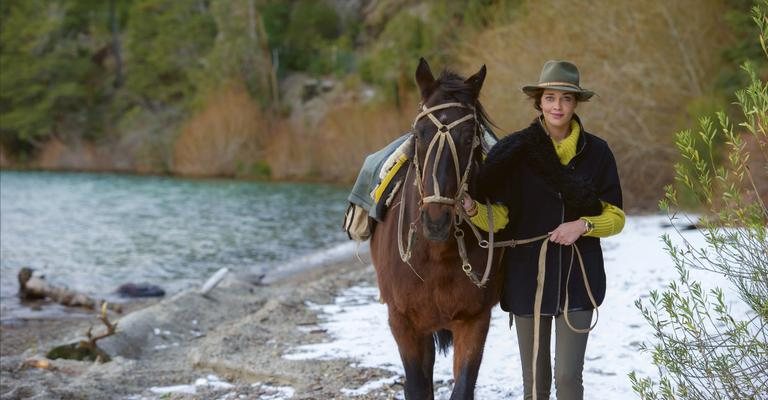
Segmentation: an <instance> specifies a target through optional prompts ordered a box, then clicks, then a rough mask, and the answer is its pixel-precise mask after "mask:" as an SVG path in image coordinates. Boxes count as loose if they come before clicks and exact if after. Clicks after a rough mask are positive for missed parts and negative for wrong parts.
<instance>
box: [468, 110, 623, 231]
mask: <svg viewBox="0 0 768 400" xmlns="http://www.w3.org/2000/svg"><path fill="white" fill-rule="evenodd" d="M579 134H581V128H580V127H579V124H578V123H577V122H576V121H571V133H570V134H568V136H566V137H565V139H563V140H561V141H560V142H558V141H556V140H554V139H552V145H553V146H555V152H556V153H557V157H558V158H559V159H560V163H561V164H563V165H567V164H568V163H569V162H570V161H571V159H573V157H575V156H576V145H577V144H578V142H579ZM601 203H602V204H603V212H602V213H601V214H600V215H597V216H593V217H581V219H583V220H586V221H589V222H591V223H592V225H593V226H594V228H593V229H592V230H591V231H589V232H587V233H585V234H584V236H592V237H608V236H611V235H615V234H617V233H619V232H621V230H622V229H623V228H624V220H625V216H624V211H622V210H621V209H620V208H619V207H616V206H614V205H613V204H610V203H606V202H604V201H601ZM491 212H492V214H493V231H494V232H498V231H499V230H500V229H501V228H504V227H505V226H506V225H507V223H509V217H508V214H509V211H508V210H507V207H506V206H504V205H502V204H493V205H491ZM470 219H471V220H472V223H473V224H475V225H476V226H477V227H479V228H480V229H483V230H485V231H488V229H489V226H488V209H487V206H486V205H483V204H479V207H478V212H477V214H475V216H474V217H471V218H470Z"/></svg>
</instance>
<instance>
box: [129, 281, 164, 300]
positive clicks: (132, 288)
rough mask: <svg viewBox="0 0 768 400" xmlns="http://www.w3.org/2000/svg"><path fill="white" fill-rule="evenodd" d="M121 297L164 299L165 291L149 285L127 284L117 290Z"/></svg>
mask: <svg viewBox="0 0 768 400" xmlns="http://www.w3.org/2000/svg"><path fill="white" fill-rule="evenodd" d="M117 294H119V295H120V296H121V297H163V296H165V290H163V288H161V287H160V286H157V285H152V284H149V283H125V284H122V285H120V287H118V288H117Z"/></svg>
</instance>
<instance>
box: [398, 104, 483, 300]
mask: <svg viewBox="0 0 768 400" xmlns="http://www.w3.org/2000/svg"><path fill="white" fill-rule="evenodd" d="M451 107H457V108H468V109H470V110H472V112H471V113H470V114H467V115H465V116H463V117H461V118H459V119H457V120H455V121H453V122H451V123H449V124H448V125H445V124H443V123H442V122H440V120H438V119H437V118H436V117H435V116H434V115H433V114H432V113H433V112H434V111H437V110H442V109H446V108H451ZM424 117H428V118H429V119H430V121H432V123H433V124H434V125H435V127H437V132H435V136H434V137H433V138H432V140H431V141H430V142H429V145H428V146H427V151H426V153H425V156H424V166H423V167H422V166H421V164H420V162H419V158H418V148H417V145H416V144H417V143H418V142H417V141H416V142H414V143H415V145H414V156H413V162H412V163H411V164H410V165H409V167H408V171H407V172H406V175H405V180H404V182H408V178H409V176H410V173H411V169H412V168H415V170H416V186H417V187H418V190H419V205H420V206H423V205H424V204H429V203H440V204H447V205H451V206H453V209H454V210H453V224H454V230H453V235H454V237H455V238H456V243H457V245H458V249H459V256H460V257H461V264H462V265H461V269H462V270H463V271H464V273H465V274H466V275H467V277H469V279H470V280H471V281H472V283H474V284H475V285H476V286H477V287H485V284H486V282H487V281H488V278H489V275H490V270H491V268H490V267H491V260H492V252H493V246H492V245H491V246H489V244H488V241H486V240H480V239H481V238H480V234H479V232H477V231H476V228H475V227H474V225H472V222H471V221H469V217H468V216H467V214H466V212H465V211H464V208H463V207H462V197H463V196H464V193H465V192H466V190H467V180H468V179H469V174H470V171H471V169H472V164H473V162H472V155H473V154H474V152H475V149H476V148H477V146H479V145H480V135H481V132H480V129H479V128H478V127H477V123H478V119H477V110H476V109H475V108H474V107H472V106H468V105H466V104H462V103H457V102H453V103H443V104H438V105H436V106H433V107H427V106H426V105H422V107H421V112H420V113H419V114H418V115H417V116H416V118H415V119H414V121H413V125H412V129H413V131H414V132H415V130H416V124H417V123H418V122H419V121H420V120H421V119H422V118H424ZM470 120H473V121H474V122H475V132H474V133H473V136H472V146H471V148H470V154H469V156H470V158H469V160H468V161H467V166H466V167H465V168H464V172H463V173H462V172H461V171H460V167H459V165H460V163H459V153H458V151H457V150H456V142H455V141H454V140H453V137H452V136H451V129H453V128H455V127H456V126H458V125H459V124H461V123H463V122H466V121H470ZM446 143H447V144H448V149H449V150H450V153H451V157H452V158H453V165H454V171H455V173H456V182H457V184H458V186H457V190H456V195H455V196H454V197H445V196H443V195H442V191H441V190H440V183H439V181H438V179H437V172H438V170H437V168H438V166H439V165H440V160H441V158H442V154H443V149H444V148H445V145H446ZM435 148H436V152H435V159H434V161H433V164H432V171H431V173H432V185H433V190H434V194H432V195H429V196H425V192H424V187H423V184H422V176H423V175H422V171H426V169H427V161H428V160H429V156H430V154H432V151H433V150H435ZM405 192H406V191H405V189H404V188H403V190H402V194H401V199H400V210H399V215H398V240H397V245H398V249H399V251H400V258H401V259H402V260H403V262H404V263H406V264H408V266H409V267H410V268H411V271H413V273H414V274H416V276H418V277H419V279H421V280H422V281H424V278H422V277H421V275H419V273H418V272H416V270H415V269H414V268H413V266H412V265H411V262H410V259H411V255H412V253H411V247H412V245H413V239H414V237H415V234H416V221H411V223H410V229H409V231H408V243H407V247H406V246H404V245H403V239H402V238H403V235H402V227H403V220H404V215H405V211H404V210H405ZM464 221H467V222H468V224H469V226H470V228H471V229H472V230H473V231H474V233H475V235H476V236H477V237H478V240H479V241H480V247H483V248H488V251H489V255H488V263H487V264H486V268H485V272H484V274H483V277H482V279H478V278H477V276H476V275H475V274H474V273H473V272H472V265H470V263H469V257H468V256H467V250H466V245H465V243H464V231H463V230H462V229H461V224H462V223H463V222H464Z"/></svg>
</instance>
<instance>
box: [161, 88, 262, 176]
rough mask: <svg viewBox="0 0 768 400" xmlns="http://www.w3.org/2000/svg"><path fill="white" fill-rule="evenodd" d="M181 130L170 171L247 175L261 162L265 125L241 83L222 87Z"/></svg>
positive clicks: (257, 106) (258, 108)
mask: <svg viewBox="0 0 768 400" xmlns="http://www.w3.org/2000/svg"><path fill="white" fill-rule="evenodd" d="M209 99H210V100H209V101H208V103H207V104H206V106H205V107H204V108H203V109H202V110H201V111H200V112H199V113H197V114H196V115H194V116H193V117H192V118H191V119H190V120H189V121H187V122H186V123H185V124H184V125H183V127H182V128H181V133H180V134H179V136H178V138H177V139H176V141H175V143H174V148H173V154H174V157H173V172H174V173H178V174H182V175H192V176H203V175H215V176H235V175H250V172H251V170H252V168H253V166H254V165H258V164H259V163H260V162H261V163H263V160H262V159H263V150H262V149H263V148H264V147H265V145H266V138H267V135H268V125H267V122H266V119H265V118H264V116H263V114H262V111H261V109H260V107H259V105H258V104H257V103H256V102H255V101H254V100H253V99H252V98H251V96H250V95H249V94H248V92H247V91H246V90H245V87H244V86H243V85H241V84H230V85H227V86H224V87H222V88H221V89H220V90H219V91H218V92H217V93H215V94H214V95H212V96H210V98H209Z"/></svg>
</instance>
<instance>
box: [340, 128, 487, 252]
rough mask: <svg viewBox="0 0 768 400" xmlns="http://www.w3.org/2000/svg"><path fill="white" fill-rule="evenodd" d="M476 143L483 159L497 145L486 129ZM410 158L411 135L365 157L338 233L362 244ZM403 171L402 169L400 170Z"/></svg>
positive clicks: (399, 184) (394, 191) (392, 195)
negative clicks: (340, 230) (479, 147)
mask: <svg viewBox="0 0 768 400" xmlns="http://www.w3.org/2000/svg"><path fill="white" fill-rule="evenodd" d="M481 137H482V140H481V141H480V143H481V147H482V152H483V158H485V156H486V155H487V154H488V151H489V150H490V149H491V147H493V145H494V144H496V142H497V141H498V138H497V137H496V135H495V134H494V133H493V131H491V130H490V129H484V130H483V135H482V136H481ZM412 154H413V134H412V133H411V132H407V133H405V134H404V135H402V136H400V137H399V138H398V139H396V140H395V141H394V142H392V143H390V144H389V145H388V146H387V147H385V148H383V149H381V150H379V151H377V152H376V153H373V154H371V155H369V156H368V157H366V159H365V162H364V163H363V168H362V169H361V171H360V174H359V175H358V177H357V180H356V181H355V185H354V187H353V188H352V192H351V193H350V195H349V197H348V198H347V200H348V201H349V206H348V207H347V211H346V213H345V214H344V223H343V224H342V229H343V230H344V231H345V232H346V233H347V236H348V237H349V238H350V239H352V240H356V241H365V240H368V239H369V238H370V237H371V234H373V229H374V227H375V224H376V222H381V221H383V219H384V216H385V215H386V212H387V210H388V209H389V207H390V205H391V204H392V200H393V199H394V198H395V195H396V194H397V193H398V191H399V190H400V188H401V187H402V181H403V179H405V174H406V172H407V171H408V165H409V163H410V162H411V158H410V157H411V155H412ZM403 167H405V168H403Z"/></svg>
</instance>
